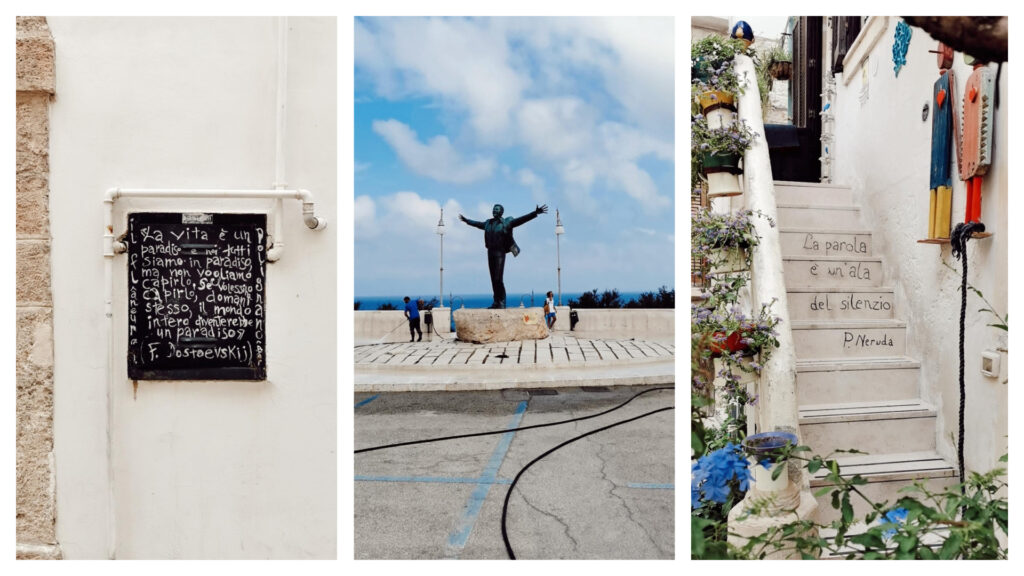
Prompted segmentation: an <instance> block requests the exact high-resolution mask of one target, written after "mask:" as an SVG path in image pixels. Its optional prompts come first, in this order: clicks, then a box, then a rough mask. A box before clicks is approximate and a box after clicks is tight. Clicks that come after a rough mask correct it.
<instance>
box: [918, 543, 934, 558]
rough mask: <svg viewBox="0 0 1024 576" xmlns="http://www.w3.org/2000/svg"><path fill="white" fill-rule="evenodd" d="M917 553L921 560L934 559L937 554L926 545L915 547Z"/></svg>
mask: <svg viewBox="0 0 1024 576" xmlns="http://www.w3.org/2000/svg"><path fill="white" fill-rule="evenodd" d="M917 555H918V556H920V557H921V560H935V559H936V558H938V556H936V555H935V551H934V550H932V549H931V548H929V547H927V546H921V547H920V548H918V549H917Z"/></svg>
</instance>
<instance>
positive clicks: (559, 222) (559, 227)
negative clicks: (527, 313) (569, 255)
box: [555, 208, 565, 306]
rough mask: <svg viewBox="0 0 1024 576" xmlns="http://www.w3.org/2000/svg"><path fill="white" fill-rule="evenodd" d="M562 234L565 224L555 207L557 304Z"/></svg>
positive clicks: (560, 282) (560, 292)
mask: <svg viewBox="0 0 1024 576" xmlns="http://www.w3.org/2000/svg"><path fill="white" fill-rule="evenodd" d="M562 234H565V226H562V216H561V215H560V214H559V213H558V209H557V208H555V257H556V258H557V259H558V305H559V306H561V305H562V243H561V239H562Z"/></svg>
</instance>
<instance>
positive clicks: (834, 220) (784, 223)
mask: <svg viewBox="0 0 1024 576" xmlns="http://www.w3.org/2000/svg"><path fill="white" fill-rule="evenodd" d="M775 207H776V210H777V212H776V214H777V216H778V221H777V222H776V224H778V226H779V227H780V228H801V227H808V228H831V229H833V230H835V229H838V230H843V229H847V228H859V227H860V226H861V223H860V208H859V207H857V206H849V205H847V206H815V205H812V204H776V206H775Z"/></svg>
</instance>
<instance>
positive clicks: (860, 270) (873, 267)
mask: <svg viewBox="0 0 1024 576" xmlns="http://www.w3.org/2000/svg"><path fill="white" fill-rule="evenodd" d="M782 271H783V275H784V276H785V278H786V287H787V288H789V287H792V286H881V285H882V275H883V273H882V259H881V258H872V257H864V258H848V257H845V256H785V257H783V258H782Z"/></svg>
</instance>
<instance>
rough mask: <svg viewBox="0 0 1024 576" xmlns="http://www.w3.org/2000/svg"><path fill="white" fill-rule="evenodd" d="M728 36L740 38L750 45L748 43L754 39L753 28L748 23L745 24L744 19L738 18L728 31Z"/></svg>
mask: <svg viewBox="0 0 1024 576" xmlns="http://www.w3.org/2000/svg"><path fill="white" fill-rule="evenodd" d="M729 37H730V38H739V39H740V40H743V41H744V42H746V43H747V46H750V43H751V42H753V41H754V30H753V28H751V27H750V24H747V23H746V22H745V21H743V20H740V21H739V22H737V23H735V24H733V26H732V31H731V32H729Z"/></svg>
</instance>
